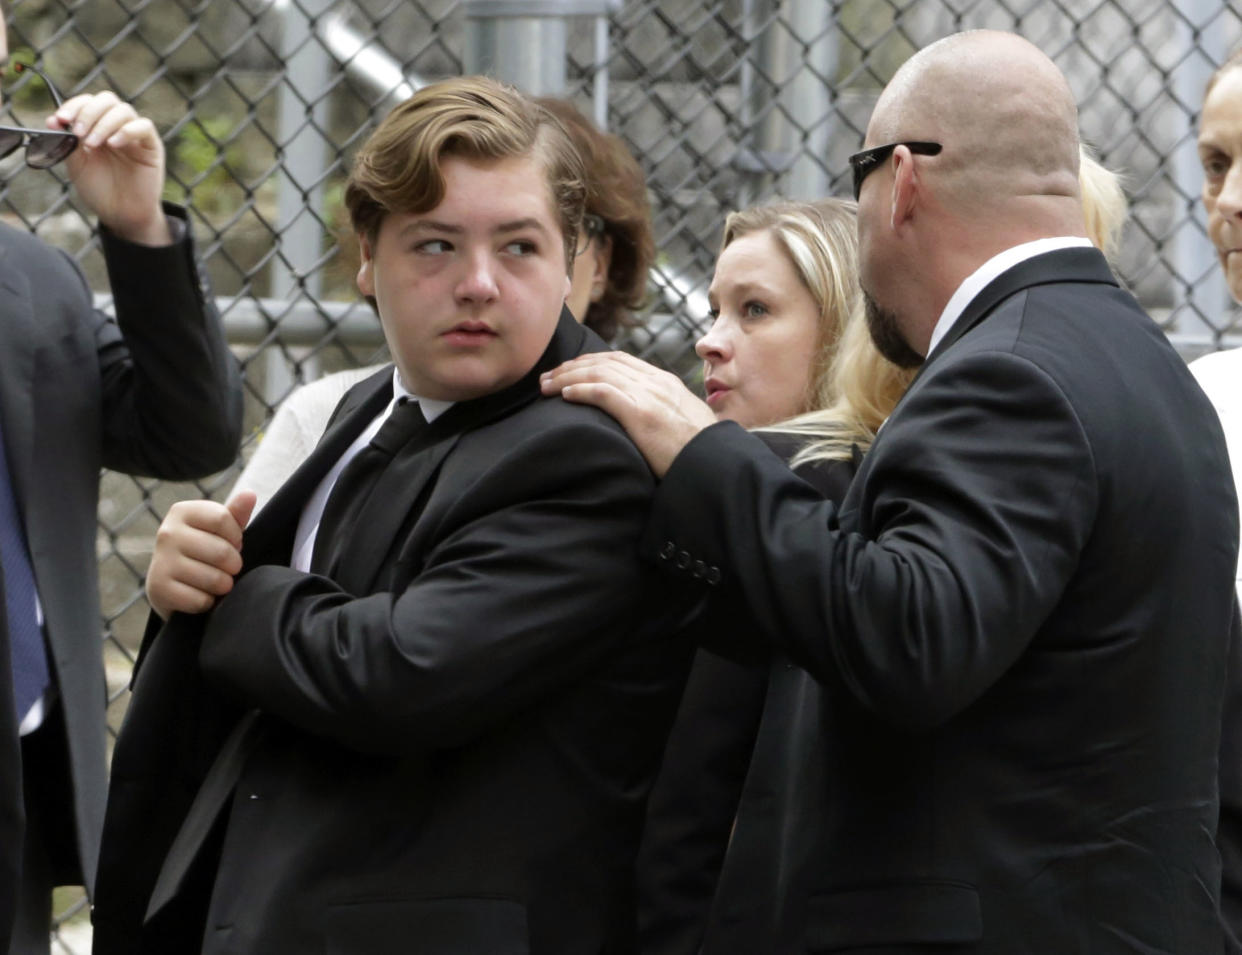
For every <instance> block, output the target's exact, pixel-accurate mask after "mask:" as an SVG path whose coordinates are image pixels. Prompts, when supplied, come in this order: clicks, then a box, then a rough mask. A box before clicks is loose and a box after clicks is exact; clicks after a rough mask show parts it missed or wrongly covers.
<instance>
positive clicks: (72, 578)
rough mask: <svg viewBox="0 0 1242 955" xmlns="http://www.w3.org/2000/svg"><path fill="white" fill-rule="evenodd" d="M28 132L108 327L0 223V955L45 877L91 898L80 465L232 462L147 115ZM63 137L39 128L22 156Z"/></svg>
mask: <svg viewBox="0 0 1242 955" xmlns="http://www.w3.org/2000/svg"><path fill="white" fill-rule="evenodd" d="M6 58H7V35H6V30H5V27H4V24H3V18H0V61H2V60H4V59H6ZM13 69H14V68H13V67H12V66H10V67H9V68H8V70H6V73H8V74H11V73H12V72H13ZM50 88H51V86H50V84H49V89H50ZM49 105H50V104H49ZM3 124H4V126H6V127H9V128H13V127H15V126H16V125H17V124H16V123H15V122H14V121H13V120H12V118H11V117H7V116H6V117H5V118H4V120H3ZM47 128H48V129H50V130H53V131H56V132H57V133H62V132H64V131H69V132H71V133H72V134H74V135H76V136H77V137H78V141H77V144H76V148H74V149H73V151H72V152H71V153H69V154H68V155H67V156H66V157H64V158H63V162H64V168H65V169H66V170H67V171H68V174H69V178H70V180H71V181H72V183H73V185H74V187H75V189H76V190H77V194H78V197H79V199H80V200H81V201H82V203H83V205H85V206H86V207H87V208H88V209H90V210H91V211H93V212H94V213H95V214H96V216H98V219H99V227H100V228H99V231H100V235H101V237H102V242H103V252H104V259H105V261H106V263H107V268H108V277H109V280H110V283H111V287H112V292H113V295H114V298H115V302H116V313H117V320H116V321H113V320H111V319H109V318H108V317H107V316H105V315H104V314H102V313H101V312H98V311H96V310H95V309H94V308H93V307H92V301H91V290H90V289H89V288H88V287H87V285H86V282H85V281H84V279H83V277H82V275H81V273H80V272H79V271H78V269H77V267H76V266H75V264H74V262H73V259H72V258H70V257H69V256H68V255H66V254H64V253H63V252H61V251H59V250H57V249H54V248H52V247H50V246H48V245H46V244H45V243H43V242H41V241H40V240H39V239H38V238H36V237H34V236H32V235H30V234H29V233H27V232H26V231H24V230H20V229H15V228H13V227H11V226H9V225H7V224H0V432H3V439H2V440H3V448H2V449H3V464H0V502H3V509H4V514H3V515H0V527H2V529H3V531H4V532H7V534H8V538H7V541H8V544H7V546H6V548H5V550H4V554H5V561H4V566H3V571H4V575H5V576H4V580H5V587H4V588H2V589H0V597H3V598H4V607H3V609H4V612H0V951H6V952H10V953H13V955H18V953H20V955H27V953H46V952H47V951H48V949H49V930H50V926H51V890H52V887H53V886H55V885H66V884H68V885H77V884H83V885H85V886H86V889H87V892H88V893H90V892H91V891H92V890H93V876H94V872H95V860H96V856H97V853H98V846H99V837H100V829H101V827H102V824H103V814H104V796H105V791H106V766H105V749H104V740H105V727H104V711H105V705H106V699H105V685H104V674H103V667H102V663H101V660H102V657H101V647H100V624H99V597H98V582H97V569H96V558H95V529H96V524H95V519H96V518H95V512H96V505H97V501H98V495H99V471H100V468H105V467H106V468H111V469H113V470H118V471H124V472H127V473H131V474H142V475H148V476H153V477H159V478H165V479H171V480H185V479H189V478H195V477H203V476H205V475H207V474H211V473H213V472H215V471H220V470H223V469H224V468H226V467H227V466H228V465H229V464H230V463H232V461H233V458H234V456H235V455H236V453H237V446H238V441H239V439H240V433H241V386H240V381H239V377H238V372H237V365H236V362H235V361H234V359H233V357H232V356H231V355H230V354H229V351H228V348H227V345H226V344H225V340H224V335H223V333H222V331H221V327H220V318H219V316H218V315H217V313H216V310H215V308H214V306H213V305H212V302H211V298H210V296H209V295H208V294H207V293H206V292H205V290H204V289H203V287H202V284H201V276H200V272H199V270H198V269H197V267H196V264H195V260H194V254H193V248H192V245H191V242H190V237H189V229H188V228H187V226H186V221H185V213H184V212H183V211H182V210H181V209H179V208H176V207H174V206H171V205H165V206H163V207H161V204H160V193H161V191H162V190H163V186H164V146H163V143H162V142H161V141H160V137H159V134H158V133H157V132H156V129H155V126H154V125H153V124H152V123H151V121H150V120H149V119H147V118H144V117H141V116H139V115H138V114H137V113H136V112H135V111H134V109H133V107H131V106H129V105H128V104H125V103H122V102H121V101H120V100H119V99H118V98H117V97H116V95H115V94H113V93H111V92H103V93H95V94H84V95H81V96H75V97H73V98H71V99H69V100H67V101H65V102H64V103H62V104H60V105H59V106H58V108H57V109H56V112H55V113H54V114H53V115H52V116H51V117H49V118H48V120H47ZM0 137H2V138H4V139H6V140H7V142H6V145H9V146H15V147H16V148H21V146H22V144H23V136H22V134H20V133H16V134H15V133H11V132H10V133H7V134H5V133H0ZM25 139H27V140H28V139H29V137H28V136H27V137H25ZM70 145H72V139H71V137H67V136H63V135H49V136H48V137H46V139H42V140H36V141H35V142H33V143H31V145H30V146H29V147H28V149H29V152H28V153H27V157H28V159H29V160H32V161H34V162H39V159H40V157H41V156H45V155H47V154H46V152H45V147H49V146H50V147H51V148H52V149H57V148H59V149H65V148H68V147H69V146H70ZM52 155H53V156H54V155H55V154H54V153H53V154H52ZM6 485H7V487H6ZM14 555H17V556H16V557H15V556H14ZM14 560H16V561H17V562H18V563H20V564H22V565H23V566H22V567H20V568H19V567H17V566H15V565H14V563H13V561H14ZM23 581H24V583H23ZM32 585H33V586H32ZM22 612H24V613H26V614H27V618H26V619H27V620H29V621H30V622H31V627H30V629H29V630H28V631H27V632H28V634H29V635H30V639H31V641H32V642H33V648H32V652H35V653H36V654H37V649H38V644H39V643H40V642H42V643H43V644H44V645H45V657H44V660H43V662H44V663H46V668H45V669H44V673H45V674H46V680H45V681H42V682H41V683H40V684H39V685H40V687H42V689H41V691H36V699H35V702H34V703H33V705H31V706H28V707H23V708H24V709H26V712H23V713H17V712H16V709H15V696H16V695H15V688H14V682H13V681H14V673H15V672H16V671H15V670H14V668H13V666H12V665H11V662H10V661H11V656H12V653H13V652H14V647H13V646H12V645H11V644H12V643H13V642H14V640H15V639H16V638H15V636H14V634H13V633H12V632H11V630H12V628H13V621H14V620H15V619H16V618H17V615H18V614H19V613H22ZM22 695H23V698H24V697H25V695H24V694H22Z"/></svg>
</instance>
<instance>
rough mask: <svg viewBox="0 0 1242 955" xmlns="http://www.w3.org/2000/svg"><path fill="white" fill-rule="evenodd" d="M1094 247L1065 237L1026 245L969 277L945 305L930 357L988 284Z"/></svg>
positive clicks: (990, 261) (929, 347) (1087, 241)
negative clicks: (1044, 259)
mask: <svg viewBox="0 0 1242 955" xmlns="http://www.w3.org/2000/svg"><path fill="white" fill-rule="evenodd" d="M1090 247H1091V240H1090V239H1085V238H1083V237H1082V236H1076V235H1064V236H1056V237H1054V238H1051V239H1036V240H1035V241H1034V242H1023V243H1022V244H1021V245H1015V246H1014V247H1013V248H1012V249H1006V250H1005V251H1004V252H1001V253H1000V254H999V255H994V256H992V258H990V259H988V260H987V261H986V262H984V263H983V264H982V265H981V266H979V268H977V269H975V271H973V272H972V273H971V274H970V275H968V276H967V277H966V281H964V282H963V283H962V284H961V285H959V286H958V287H957V291H956V292H954V293H953V296H952V297H951V298H950V299H949V302H948V304H947V305H945V307H944V311H943V312H941V313H940V317H939V318H938V319H936V324H935V326H934V327H933V328H932V334H931V341H930V342H928V344H927V354H929V355H930V354H931V353H932V351H933V349H935V347H936V346H937V345H938V344H940V342H941V340H942V339H943V338H944V336H945V335H947V334H949V329H951V328H952V327H953V326H954V325H955V324H957V320H958V319H959V318H961V317H962V313H963V312H964V311H966V306H967V305H969V304H970V303H971V302H973V301H974V300H975V296H976V295H978V294H979V293H980V292H982V291H983V290H984V289H985V288H987V286H988V284H989V283H990V282H991V281H992V280H993V279H994V278H996V277H997V276H998V275H1000V274H1001V273H1002V272H1008V271H1009V270H1010V269H1011V268H1013V267H1014V266H1015V265H1018V264H1019V263H1020V262H1025V261H1026V260H1027V259H1033V258H1035V256H1037V255H1043V254H1044V253H1045V252H1055V251H1057V250H1058V249H1076V248H1090Z"/></svg>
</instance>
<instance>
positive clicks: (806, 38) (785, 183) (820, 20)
mask: <svg viewBox="0 0 1242 955" xmlns="http://www.w3.org/2000/svg"><path fill="white" fill-rule="evenodd" d="M774 6H775V9H774V11H773V15H771V16H769V15H768V12H767V11H768V10H770V9H772V7H773V4H771V2H770V0H769V2H764V3H760V4H758V5H756V3H755V2H754V0H744V3H743V7H742V10H743V14H742V22H743V30H744V31H745V33H746V36H747V39H748V41H749V42H748V44H747V46H748V48H749V50H750V52H749V53H748V55H747V58H746V60H745V61H744V62H743V64H742V68H741V73H740V78H739V82H740V85H741V88H740V93H741V97H740V98H741V103H742V106H741V115H742V119H743V123H744V126H745V128H747V129H751V130H753V135H752V137H751V142H752V143H753V147H752V150H751V151H750V153H749V154H744V167H743V168H744V171H745V172H748V173H751V174H752V175H751V176H750V177H748V181H747V188H746V189H745V190H744V192H745V195H744V196H743V197H742V198H743V199H744V200H745V202H741V203H740V204H743V205H744V204H746V203H748V202H750V201H752V200H751V194H752V193H754V192H758V193H762V192H764V191H770V187H767V188H766V189H765V186H764V184H765V182H767V181H770V180H773V179H775V180H776V182H777V186H778V188H777V190H776V191H777V192H779V193H780V194H781V195H782V196H784V197H785V198H788V199H819V198H822V197H824V196H827V195H828V193H829V188H830V176H829V173H828V170H827V160H828V143H829V132H830V130H831V129H832V127H833V125H834V121H835V113H834V111H833V109H832V102H831V96H830V92H829V91H830V88H831V87H832V85H833V80H834V74H835V72H836V64H837V48H836V39H835V36H836V34H835V31H834V30H833V29H832V27H833V16H832V4H830V3H827V2H825V0H779V2H777V3H775V5H774ZM765 21H766V22H765ZM760 24H762V25H760ZM760 77H762V78H763V80H762V82H761V81H760ZM773 82H775V83H777V84H779V85H778V88H777V89H776V91H775V93H773V91H772V90H771V88H770V87H771V85H772V83H773Z"/></svg>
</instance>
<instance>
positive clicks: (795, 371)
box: [694, 230, 820, 428]
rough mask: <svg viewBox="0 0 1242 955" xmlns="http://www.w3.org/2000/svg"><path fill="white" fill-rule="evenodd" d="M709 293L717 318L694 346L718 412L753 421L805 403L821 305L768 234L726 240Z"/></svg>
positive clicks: (789, 412)
mask: <svg viewBox="0 0 1242 955" xmlns="http://www.w3.org/2000/svg"><path fill="white" fill-rule="evenodd" d="M707 295H708V300H709V301H710V303H711V309H712V317H713V319H714V321H713V322H712V327H711V328H710V329H709V330H708V332H707V334H706V335H704V336H703V337H702V338H700V339H699V340H698V342H697V343H696V344H695V346H694V350H695V351H696V352H697V353H698V355H699V357H700V358H702V359H703V383H704V387H705V388H706V390H707V403H708V404H709V405H710V406H711V408H712V410H713V411H714V412H715V413H716V417H717V419H719V420H725V419H728V420H730V421H736V422H737V423H738V424H740V425H742V426H743V427H745V428H755V427H759V426H761V425H766V424H774V423H775V422H777V421H781V420H782V419H784V418H789V417H791V416H793V415H796V414H800V413H802V412H803V411H805V410H807V408H806V403H807V398H808V393H809V391H810V385H811V371H812V368H813V367H814V365H815V359H816V356H817V353H818V351H819V341H820V335H819V308H818V306H817V305H816V304H815V299H814V298H813V297H812V295H811V293H810V291H809V290H808V289H807V287H806V286H805V285H804V284H803V283H802V280H801V278H799V277H798V273H797V271H796V270H795V269H794V265H793V263H792V262H791V261H790V260H789V256H788V255H787V254H786V253H785V250H784V249H783V248H782V246H781V245H780V244H779V243H778V242H777V241H776V239H775V238H774V237H773V235H772V233H771V232H769V231H767V230H764V231H763V232H751V233H749V234H747V235H744V236H742V237H741V238H738V239H735V240H734V241H733V242H731V243H729V245H728V246H727V247H726V248H725V250H724V251H723V252H721V253H720V258H719V259H717V260H716V274H715V276H714V277H713V278H712V284H711V288H710V289H709V290H708V293H707Z"/></svg>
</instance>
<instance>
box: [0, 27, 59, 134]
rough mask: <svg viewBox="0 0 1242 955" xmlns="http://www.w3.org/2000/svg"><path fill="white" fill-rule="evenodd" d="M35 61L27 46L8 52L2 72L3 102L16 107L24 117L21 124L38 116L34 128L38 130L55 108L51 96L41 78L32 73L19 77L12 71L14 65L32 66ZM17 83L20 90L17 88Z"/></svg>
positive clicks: (33, 53)
mask: <svg viewBox="0 0 1242 955" xmlns="http://www.w3.org/2000/svg"><path fill="white" fill-rule="evenodd" d="M37 59H38V57H37V55H36V54H35V51H34V50H32V49H31V48H30V47H28V46H19V47H17V48H16V49H13V50H10V51H9V62H8V66H6V67H5V70H4V102H5V103H7V104H9V105H11V106H15V107H17V110H18V111H19V112H20V113H21V114H22V115H23V117H24V118H22V120H21V121H22V122H23V123H27V124H29V123H31V122H33V118H32V117H33V115H34V114H38V123H37V124H36V128H40V127H42V126H43V117H44V116H49V115H51V112H52V110H53V109H54V108H55V105H56V104H55V101H54V100H53V99H52V94H51V93H50V92H48V88H47V84H46V83H44V82H43V79H42V77H39V76H36V75H35V74H34V73H27V74H25V76H19V74H18V73H17V71H15V70H14V69H13V64H14V63H25V64H33V63H34V62H35V60H37ZM19 83H20V88H18V84H19ZM57 85H59V84H57ZM26 114H30V115H26Z"/></svg>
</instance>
